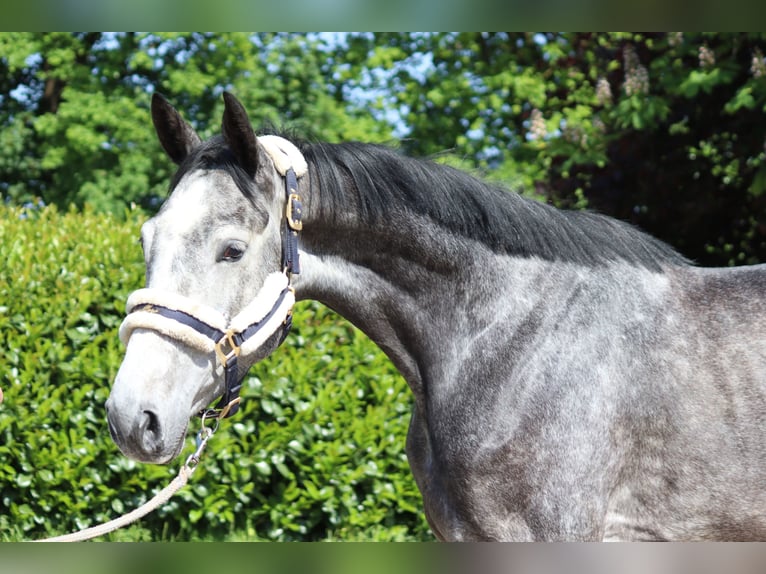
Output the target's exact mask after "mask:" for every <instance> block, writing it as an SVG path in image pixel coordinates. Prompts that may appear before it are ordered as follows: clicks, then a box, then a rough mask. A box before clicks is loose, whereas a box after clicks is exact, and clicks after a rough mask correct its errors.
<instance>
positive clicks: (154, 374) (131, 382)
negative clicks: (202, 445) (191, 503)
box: [106, 329, 220, 464]
mask: <svg viewBox="0 0 766 574" xmlns="http://www.w3.org/2000/svg"><path fill="white" fill-rule="evenodd" d="M195 355H196V356H195ZM219 380H220V373H216V372H215V366H214V364H213V362H212V360H211V358H208V357H201V356H200V355H199V354H192V353H191V352H190V351H187V350H186V349H185V348H184V347H183V346H182V345H180V344H178V343H176V342H174V341H171V340H169V339H167V338H165V337H163V336H162V335H158V334H157V333H154V332H151V331H146V330H143V329H137V330H136V331H135V332H134V333H133V334H132V336H131V337H130V341H129V342H128V346H127V349H126V352H125V358H124V359H123V362H122V365H121V366H120V369H119V371H118V372H117V377H116V378H115V381H114V385H113V386H112V391H111V393H110V395H109V399H108V400H107V402H106V410H107V420H108V422H109V432H110V433H111V435H112V438H113V440H114V442H115V443H116V444H117V446H118V447H119V449H120V451H122V453H123V454H125V455H126V456H127V457H129V458H132V459H134V460H137V461H139V462H149V463H156V464H165V463H167V462H170V461H171V460H173V459H174V458H175V457H176V456H178V455H179V454H180V453H181V450H183V447H184V439H185V437H186V431H187V428H188V425H189V419H190V417H191V416H193V415H194V414H196V413H198V412H199V411H200V410H202V409H203V408H205V406H207V405H208V404H209V403H210V402H211V401H212V399H213V398H214V396H215V395H216V391H218V390H220V389H218V388H217V387H218V386H219V382H218V381H219Z"/></svg>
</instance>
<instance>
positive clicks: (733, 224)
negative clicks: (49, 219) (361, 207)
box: [0, 33, 766, 264]
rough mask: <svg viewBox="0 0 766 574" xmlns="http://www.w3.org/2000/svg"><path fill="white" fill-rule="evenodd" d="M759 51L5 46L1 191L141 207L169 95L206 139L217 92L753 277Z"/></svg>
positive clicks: (658, 44) (158, 190)
mask: <svg viewBox="0 0 766 574" xmlns="http://www.w3.org/2000/svg"><path fill="white" fill-rule="evenodd" d="M765 53H766V35H764V34H689V33H683V34H682V33H671V34H667V33H653V34H637V33H609V34H607V33H599V34H584V33H548V34H542V33H540V34H533V33H379V34H346V35H334V36H333V35H328V34H319V35H317V34H313V35H311V34H266V33H258V34H240V33H216V34H201V33H194V34H192V33H188V34H179V33H173V34H135V33H119V34H105V33H78V34H70V33H52V34H34V33H4V34H0V94H2V95H0V144H1V145H2V150H3V152H2V154H0V193H2V194H3V196H4V197H5V198H6V200H10V201H12V202H15V203H23V202H25V201H28V200H30V199H32V198H35V197H39V198H42V199H43V200H44V201H45V202H47V203H56V204H58V205H60V206H68V205H69V204H74V205H77V206H82V205H84V204H85V203H89V204H92V205H93V206H94V207H95V208H96V209H97V210H100V211H113V212H118V213H119V212H121V211H122V209H123V208H124V206H125V205H126V204H130V203H137V204H139V205H142V206H145V207H147V208H149V209H154V208H156V206H157V205H158V203H159V201H160V200H161V198H163V197H164V195H165V191H166V185H167V183H166V182H167V181H168V176H169V171H170V169H171V166H170V165H169V164H168V162H167V160H166V159H165V158H164V157H163V156H162V154H161V152H160V149H159V146H158V145H157V143H156V141H155V138H154V135H153V131H152V129H151V126H150V120H149V114H148V106H149V99H150V94H151V92H154V91H159V92H162V93H164V94H166V95H167V96H168V97H169V98H170V99H171V100H172V101H173V102H174V103H175V104H176V105H177V106H178V108H179V109H181V110H183V112H184V113H185V114H186V117H188V118H189V119H190V120H191V122H192V124H193V125H194V126H195V127H196V128H197V129H198V130H199V131H200V132H201V133H202V134H203V135H210V134H212V133H214V132H215V131H217V129H218V125H217V122H218V118H220V111H221V103H220V94H221V92H222V91H223V90H224V89H228V90H232V91H234V92H235V93H236V94H237V96H238V97H239V98H240V99H241V100H242V101H243V103H244V104H245V106H246V107H247V109H248V110H250V112H251V115H252V118H253V120H254V122H255V123H257V124H260V123H262V122H265V121H271V122H274V123H276V124H278V125H283V124H288V125H291V126H292V127H294V128H295V129H296V131H298V132H299V133H302V134H305V135H307V136H309V137H314V138H317V139H325V140H330V141H336V140H344V139H359V140H365V141H390V140H391V139H392V134H395V135H397V136H401V138H402V142H401V147H402V148H403V150H404V151H405V152H407V153H411V154H415V155H437V156H441V157H443V158H445V160H449V161H452V162H455V163H457V164H458V165H460V166H463V167H466V168H468V169H476V170H479V171H480V172H482V173H484V174H487V175H488V176H489V177H492V178H496V179H499V180H502V181H503V182H505V183H506V184H507V185H509V186H511V187H514V188H517V189H519V190H521V191H522V192H525V193H529V194H532V195H535V196H537V197H539V198H540V199H543V200H547V201H550V202H553V203H554V204H556V205H559V206H562V207H574V208H583V207H588V208H591V209H596V210H599V211H603V212H606V213H608V214H611V215H615V216H617V217H619V218H621V219H626V220H629V221H632V222H634V223H636V224H637V225H639V226H640V227H642V228H644V229H646V230H647V231H649V232H651V233H653V234H655V235H658V236H659V237H661V238H663V239H665V240H668V241H670V242H671V243H672V244H674V245H675V246H676V247H678V248H679V249H681V250H682V251H683V252H684V253H685V254H686V255H688V256H690V257H692V258H694V259H696V260H698V261H699V262H701V263H707V264H726V263H746V262H754V261H763V260H766V224H764V219H765V218H764V213H765V210H766V204H765V202H766V193H765V192H766V159H765V158H766V149H765V148H764V139H765V134H766V119H765V117H764V111H765V106H766V60H764V54H765Z"/></svg>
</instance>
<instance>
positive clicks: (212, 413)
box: [198, 397, 242, 432]
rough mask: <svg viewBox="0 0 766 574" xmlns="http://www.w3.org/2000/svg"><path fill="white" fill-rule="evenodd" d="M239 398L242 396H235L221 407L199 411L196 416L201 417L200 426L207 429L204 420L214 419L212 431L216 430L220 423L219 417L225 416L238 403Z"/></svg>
mask: <svg viewBox="0 0 766 574" xmlns="http://www.w3.org/2000/svg"><path fill="white" fill-rule="evenodd" d="M241 400H242V397H237V398H235V399H233V400H231V401H230V402H229V404H227V405H226V406H225V407H223V408H222V409H205V410H204V411H201V412H200V413H199V415H198V416H199V417H200V418H201V419H202V420H201V423H202V428H203V429H209V427H206V426H205V421H206V420H208V419H213V420H214V421H215V425H214V426H213V432H215V431H217V430H218V425H219V424H220V423H221V419H222V418H225V417H226V415H227V414H229V411H230V410H231V409H232V408H234V406H235V405H238V404H239V402H240V401H241Z"/></svg>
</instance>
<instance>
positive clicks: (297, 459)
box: [0, 207, 433, 540]
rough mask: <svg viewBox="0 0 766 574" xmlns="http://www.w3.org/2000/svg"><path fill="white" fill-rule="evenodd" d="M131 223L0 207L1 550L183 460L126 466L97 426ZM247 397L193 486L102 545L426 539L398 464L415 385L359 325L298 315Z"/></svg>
mask: <svg viewBox="0 0 766 574" xmlns="http://www.w3.org/2000/svg"><path fill="white" fill-rule="evenodd" d="M141 222H142V217H141V216H140V215H138V214H136V213H129V214H127V216H126V218H124V220H120V219H117V218H114V217H109V216H104V215H96V214H94V213H93V212H92V211H89V210H86V211H85V212H84V213H78V212H74V211H70V212H68V213H61V212H59V211H57V210H56V209H54V208H50V207H44V208H35V207H27V208H8V207H0V259H2V261H3V262H4V265H3V267H2V271H1V272H0V349H2V358H0V387H2V389H3V391H4V394H5V400H4V402H3V403H2V404H0V491H1V492H2V494H1V496H0V539H3V540H23V539H34V538H42V537H44V536H49V535H54V534H62V533H65V532H69V531H72V530H77V529H80V528H84V527H87V526H90V525H93V524H97V523H99V522H103V521H105V520H109V519H111V518H114V517H115V516H117V515H118V514H121V513H123V512H126V511H129V510H131V509H133V508H135V507H137V506H138V505H140V504H141V503H143V502H145V501H146V500H148V499H149V498H150V497H151V496H152V495H153V494H154V493H155V492H156V491H157V490H159V489H160V488H162V487H164V486H165V485H166V484H167V482H168V481H169V480H170V479H171V478H172V477H173V476H175V473H176V472H177V469H178V466H179V465H180V464H181V463H182V462H183V460H184V459H183V458H179V459H177V460H176V461H174V462H173V463H171V465H169V466H167V467H164V466H154V465H143V464H139V463H134V462H132V461H130V460H128V459H127V458H125V457H124V456H123V455H122V454H120V452H119V451H118V450H117V448H116V446H115V445H114V443H113V442H112V440H111V438H110V437H109V432H108V430H107V426H106V420H105V412H104V408H103V405H104V402H105V401H106V399H107V397H108V395H109V388H110V385H111V381H112V380H113V378H114V376H115V374H116V372H117V369H118V368H119V365H120V362H121V360H122V355H123V348H122V346H121V344H120V343H119V341H118V338H117V328H118V326H119V324H120V322H121V321H122V318H123V315H124V302H125V300H126V298H127V296H128V294H129V293H130V292H131V291H133V290H134V289H137V288H139V287H141V286H142V285H143V274H144V269H143V259H142V257H141V252H140V248H139V246H138V244H137V237H138V229H139V227H140V224H141ZM242 397H243V404H242V408H241V410H240V412H239V413H238V414H237V415H235V416H234V417H232V418H231V419H227V420H226V421H224V422H223V423H222V424H221V428H220V430H219V431H218V433H217V434H216V435H215V437H214V438H213V439H212V440H211V442H210V443H209V445H208V449H207V451H206V453H205V456H204V457H203V459H202V462H201V464H200V467H199V468H198V470H197V472H196V473H195V475H194V477H193V478H192V479H191V482H190V484H189V485H188V486H187V487H186V488H184V489H183V490H182V491H181V492H180V493H178V494H177V495H176V496H175V497H174V498H173V499H172V500H171V501H170V502H169V503H168V504H167V505H165V506H164V507H163V508H161V509H160V510H158V511H157V512H155V513H153V514H151V515H149V516H147V517H146V518H144V519H143V520H142V521H141V522H140V523H139V524H138V525H136V526H133V527H130V528H128V529H126V530H122V531H118V532H117V533H114V534H112V535H109V536H107V537H106V539H112V540H328V539H329V540H431V539H433V536H432V534H431V532H430V530H429V529H428V526H427V524H426V522H425V519H424V517H423V513H422V511H421V499H420V494H419V493H418V491H417V488H416V486H415V484H414V481H413V479H412V476H411V474H410V470H409V467H408V465H407V461H406V456H405V453H404V443H405V436H406V431H407V425H408V423H409V417H410V406H411V396H410V392H409V389H408V388H407V385H406V383H405V382H404V380H403V379H402V378H401V377H400V376H399V375H398V373H397V372H396V371H395V369H394V368H393V366H392V365H391V363H390V362H389V361H388V359H387V358H386V357H385V356H384V355H383V354H382V352H381V351H380V350H379V349H378V348H377V347H376V346H375V345H374V344H373V343H372V342H370V341H369V339H367V338H366V337H365V336H364V335H363V334H362V333H361V332H360V331H358V330H357V329H355V328H354V327H352V326H351V325H350V324H349V323H347V322H346V321H345V320H343V319H342V318H340V317H338V316H337V315H335V314H334V313H332V312H331V311H329V310H327V309H326V308H324V307H323V306H321V305H319V304H317V303H301V304H299V305H298V306H297V307H296V313H295V327H294V330H293V332H292V334H291V335H290V336H289V337H288V339H287V341H286V343H285V345H284V346H283V347H282V348H281V349H279V350H277V352H275V353H274V355H272V357H270V358H269V359H267V360H266V361H263V362H262V363H260V364H258V365H256V366H255V367H253V369H252V370H251V372H250V375H249V376H248V378H247V379H246V382H245V384H244V385H243V391H242ZM195 431H196V427H195V423H194V422H193V423H192V427H191V433H193V432H195ZM191 433H190V434H191ZM192 447H193V441H192V440H189V441H188V445H187V448H186V450H185V451H184V453H183V454H182V457H185V456H186V455H187V454H188V453H189V452H191V450H192Z"/></svg>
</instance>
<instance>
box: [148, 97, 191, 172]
mask: <svg viewBox="0 0 766 574" xmlns="http://www.w3.org/2000/svg"><path fill="white" fill-rule="evenodd" d="M152 122H153V123H154V129H155V130H156V131H157V136H158V137H159V138H160V143H161V144H162V147H163V149H164V150H165V153H167V154H168V156H170V159H172V160H173V161H174V162H175V163H177V164H180V163H181V162H182V161H183V160H184V159H185V158H186V156H187V155H189V153H191V151H192V150H193V149H194V148H195V147H197V146H198V145H199V144H200V143H201V142H202V140H201V139H200V137H199V136H198V135H197V132H195V131H194V128H192V127H191V126H190V125H189V124H188V123H186V122H185V121H184V119H183V118H182V117H181V114H179V113H178V111H177V110H176V109H175V108H174V107H173V106H171V105H170V103H169V102H168V101H167V100H166V99H165V98H164V97H162V96H161V95H159V94H157V93H154V94H153V95H152Z"/></svg>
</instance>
